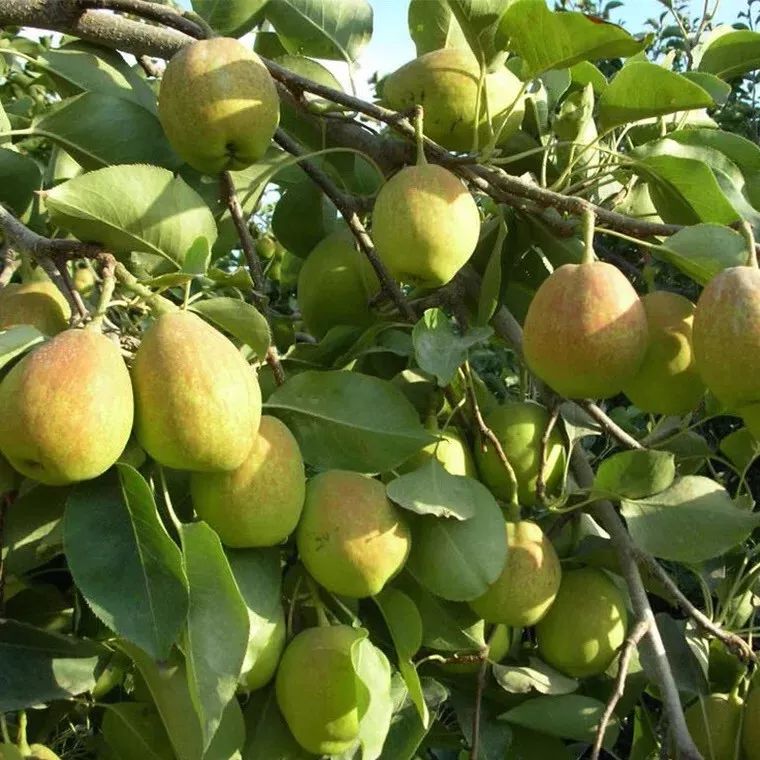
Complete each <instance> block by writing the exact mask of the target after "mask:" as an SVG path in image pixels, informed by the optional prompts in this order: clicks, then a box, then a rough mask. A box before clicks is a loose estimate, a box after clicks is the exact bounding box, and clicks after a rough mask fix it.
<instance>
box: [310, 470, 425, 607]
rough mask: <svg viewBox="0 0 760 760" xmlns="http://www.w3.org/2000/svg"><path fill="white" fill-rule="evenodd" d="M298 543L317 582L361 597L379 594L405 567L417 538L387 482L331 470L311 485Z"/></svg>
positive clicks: (316, 476)
mask: <svg viewBox="0 0 760 760" xmlns="http://www.w3.org/2000/svg"><path fill="white" fill-rule="evenodd" d="M296 543H297V545H298V553H299V555H300V557H301V561H302V562H303V564H304V565H305V567H306V569H307V570H308V571H309V573H311V575H312V576H313V577H314V580H316V581H317V583H319V584H320V585H321V586H324V588H326V589H327V590H328V591H332V592H333V593H334V594H343V595H344V596H350V597H356V598H361V597H365V596H374V595H375V594H378V593H379V592H380V591H381V590H382V588H383V586H385V584H386V583H387V582H388V581H389V580H390V579H391V578H393V577H394V576H395V575H396V574H397V573H398V572H399V571H400V570H401V568H402V567H403V566H404V563H405V562H406V558H407V556H408V555H409V548H410V544H411V538H410V531H409V526H408V525H407V522H406V520H405V519H404V517H403V516H402V514H401V511H400V510H399V509H398V508H397V507H395V506H394V505H393V504H391V502H390V501H389V500H388V498H387V497H386V495H385V487H384V486H383V484H382V483H380V482H378V481H377V480H373V479H372V478H369V477H367V476H365V475H360V474H359V473H356V472H347V471H344V470H328V471H327V472H322V473H319V474H318V475H315V476H314V477H313V478H312V479H311V480H310V481H309V482H308V484H307V486H306V503H305V504H304V509H303V516H302V517H301V522H300V523H299V525H298V528H297V530H296Z"/></svg>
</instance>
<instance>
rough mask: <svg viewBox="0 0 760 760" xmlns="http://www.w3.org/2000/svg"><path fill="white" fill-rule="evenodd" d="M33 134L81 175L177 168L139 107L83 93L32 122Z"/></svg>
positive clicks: (151, 118) (153, 120)
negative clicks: (113, 168)
mask: <svg viewBox="0 0 760 760" xmlns="http://www.w3.org/2000/svg"><path fill="white" fill-rule="evenodd" d="M31 130H32V132H33V133H34V134H36V135H40V136H42V137H47V138H49V139H50V140H52V141H53V142H55V143H57V144H58V145H60V146H61V147H62V148H63V149H64V150H65V151H66V152H67V153H69V154H70V155H71V156H72V157H73V158H74V159H75V160H76V161H77V162H78V163H80V164H81V165H82V166H83V167H84V168H85V169H86V170H91V169H100V168H102V167H104V166H109V165H113V164H155V165H157V166H164V167H166V168H167V169H177V168H178V167H179V166H180V165H181V164H182V161H181V159H180V158H179V157H178V156H177V154H176V153H174V151H173V150H172V149H171V146H170V145H169V142H168V141H167V139H166V136H165V135H164V130H163V128H162V127H161V124H160V122H159V121H158V118H157V117H156V116H155V115H154V114H153V113H152V112H150V111H146V110H145V109H144V108H143V107H142V106H141V105H138V104H137V103H135V102H133V101H131V100H123V99H121V98H118V97H115V96H113V95H104V94H101V93H94V92H86V93H84V94H82V95H77V96H75V97H73V98H68V99H67V100H64V101H63V102H62V103H59V104H57V105H56V107H55V108H53V109H51V110H50V111H47V112H46V113H44V114H43V115H42V116H41V117H40V118H37V119H35V120H34V121H33V122H32V126H31Z"/></svg>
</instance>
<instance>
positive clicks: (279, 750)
mask: <svg viewBox="0 0 760 760" xmlns="http://www.w3.org/2000/svg"><path fill="white" fill-rule="evenodd" d="M243 714H244V717H245V727H246V740H245V747H244V749H243V758H244V759H245V760H314V757H315V756H314V755H312V754H311V753H310V752H307V751H306V750H305V749H303V747H301V745H300V744H298V742H297V741H296V740H295V739H294V738H293V734H291V733H290V729H289V728H288V724H287V723H286V722H285V719H284V718H283V717H282V714H281V713H280V709H279V707H278V706H277V700H276V698H275V693H274V688H269V689H264V690H261V691H257V692H254V693H253V694H252V695H251V698H250V700H249V702H248V704H247V705H246V706H245V710H244V713H243Z"/></svg>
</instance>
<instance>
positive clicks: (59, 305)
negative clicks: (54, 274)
mask: <svg viewBox="0 0 760 760" xmlns="http://www.w3.org/2000/svg"><path fill="white" fill-rule="evenodd" d="M70 318H71V307H70V306H69V302H68V301H67V300H66V298H65V297H64V295H63V293H61V291H60V290H58V288H57V287H56V286H55V285H54V284H53V283H52V282H50V280H34V281H32V282H25V283H21V284H19V283H15V282H12V283H10V284H8V285H6V286H5V287H4V288H2V289H0V330H7V329H8V328H9V327H13V326H14V325H32V327H36V328H37V329H38V330H39V331H40V332H41V333H45V335H57V334H58V333H59V332H61V331H62V330H65V329H66V328H67V327H68V326H69V319H70Z"/></svg>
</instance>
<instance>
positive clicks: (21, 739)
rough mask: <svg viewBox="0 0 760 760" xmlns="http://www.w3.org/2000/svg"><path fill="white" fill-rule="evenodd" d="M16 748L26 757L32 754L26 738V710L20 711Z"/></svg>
mask: <svg viewBox="0 0 760 760" xmlns="http://www.w3.org/2000/svg"><path fill="white" fill-rule="evenodd" d="M16 746H17V747H18V748H19V751H20V752H21V754H22V755H23V756H24V757H28V756H29V755H31V754H32V750H31V747H30V746H29V742H28V740H27V738H26V710H19V713H18V733H17V734H16Z"/></svg>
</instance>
